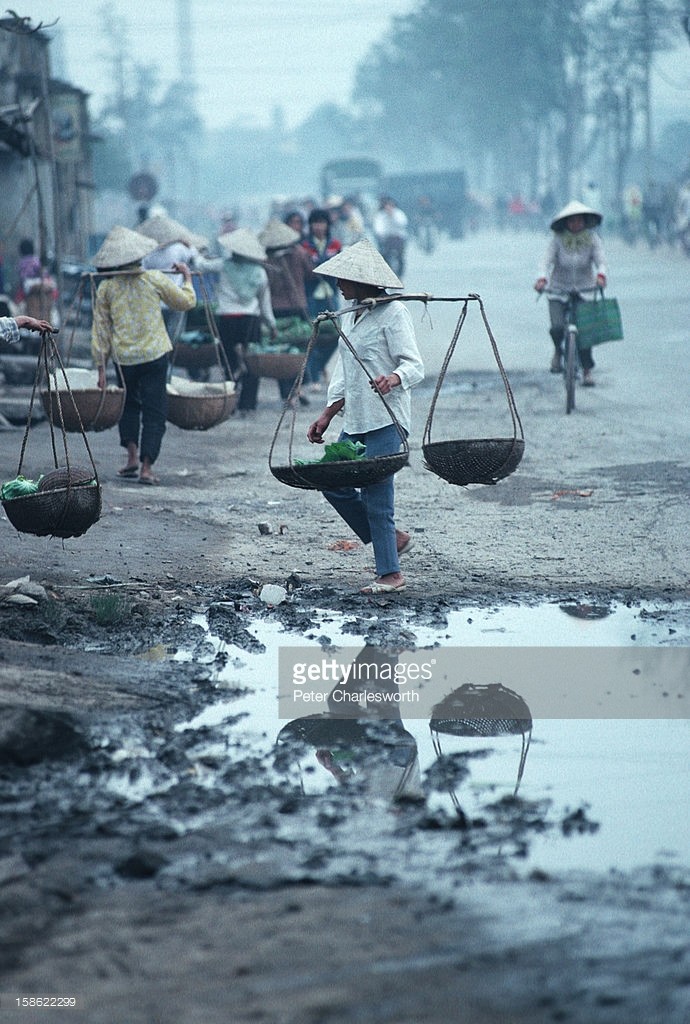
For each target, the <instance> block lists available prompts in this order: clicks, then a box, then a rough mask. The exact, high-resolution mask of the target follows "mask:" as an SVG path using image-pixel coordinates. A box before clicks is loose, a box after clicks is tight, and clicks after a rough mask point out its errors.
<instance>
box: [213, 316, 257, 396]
mask: <svg viewBox="0 0 690 1024" xmlns="http://www.w3.org/2000/svg"><path fill="white" fill-rule="evenodd" d="M218 334H219V335H220V342H221V345H222V346H223V351H224V352H225V355H226V357H227V360H228V365H229V366H230V369H231V371H232V373H233V374H234V376H235V378H237V377H238V376H239V374H240V371H241V370H242V369H243V368H244V354H245V352H246V351H247V349H248V347H249V346H250V345H256V344H258V343H259V342H260V341H261V320H260V319H259V317H258V316H245V315H242V316H219V317H218ZM226 376H227V374H226ZM258 390H259V378H258V377H255V376H254V375H253V374H251V373H247V372H246V371H245V372H244V373H243V374H242V376H241V379H240V393H239V395H240V396H239V399H238V401H237V408H238V409H239V410H240V411H241V412H246V411H248V410H250V409H256V396H257V392H258Z"/></svg>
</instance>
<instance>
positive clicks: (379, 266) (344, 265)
mask: <svg viewBox="0 0 690 1024" xmlns="http://www.w3.org/2000/svg"><path fill="white" fill-rule="evenodd" d="M314 273H315V274H324V275H325V276H326V277H338V278H340V279H341V280H342V281H357V282H359V283H360V284H372V285H375V286H376V287H378V288H402V287H403V283H402V281H401V280H400V278H399V277H397V275H396V274H394V273H393V271H392V270H391V268H390V267H389V266H388V264H387V263H386V261H385V260H384V258H383V256H382V255H381V253H380V252H379V251H378V249H376V248H375V247H374V246H373V245H372V244H371V242H370V241H369V239H368V238H363V239H362V240H361V242H355V244H354V245H348V246H347V248H346V249H342V250H341V251H340V252H339V253H338V254H337V255H336V256H332V257H331V259H330V260H326V262H325V263H322V264H321V265H320V266H318V267H315V268H314Z"/></svg>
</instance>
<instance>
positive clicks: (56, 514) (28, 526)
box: [2, 466, 101, 537]
mask: <svg viewBox="0 0 690 1024" xmlns="http://www.w3.org/2000/svg"><path fill="white" fill-rule="evenodd" d="M93 479H94V474H93V470H90V469H85V468H84V467H80V466H71V467H70V470H69V481H70V485H69V487H67V486H64V484H65V483H67V480H68V476H67V470H66V469H65V468H60V469H58V470H54V471H53V472H51V473H47V474H46V475H45V477H44V478H43V479H42V480H41V483H40V484H39V490H38V491H36V492H35V493H34V494H27V495H24V496H22V497H19V498H11V499H6V500H4V501H3V503H2V506H3V508H4V510H5V513H6V515H7V518H8V519H9V521H10V522H11V523H12V525H13V526H14V528H15V529H16V530H19V532H20V533H32V534H34V535H35V536H37V537H81V535H82V534H83V533H86V531H87V530H88V529H89V527H90V526H93V524H94V523H95V522H97V520H98V519H99V518H100V515H101V488H100V486H99V484H98V482H96V483H85V482H84V481H86V480H89V481H92V480H93ZM56 484H57V485H59V484H62V485H63V486H56ZM51 485H52V486H51ZM46 488H50V489H46Z"/></svg>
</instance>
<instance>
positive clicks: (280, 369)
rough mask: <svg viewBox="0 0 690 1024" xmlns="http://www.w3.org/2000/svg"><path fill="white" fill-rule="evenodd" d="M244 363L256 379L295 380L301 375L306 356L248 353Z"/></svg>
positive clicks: (297, 353)
mask: <svg viewBox="0 0 690 1024" xmlns="http://www.w3.org/2000/svg"><path fill="white" fill-rule="evenodd" d="M244 361H245V363H246V364H247V369H248V370H249V372H250V373H251V374H252V376H254V377H272V378H274V379H275V380H293V379H294V378H295V377H297V376H299V374H300V373H301V371H302V367H303V366H304V362H305V356H304V353H302V352H247V354H246V355H245V357H244Z"/></svg>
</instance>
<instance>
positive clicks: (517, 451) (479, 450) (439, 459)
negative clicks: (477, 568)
mask: <svg viewBox="0 0 690 1024" xmlns="http://www.w3.org/2000/svg"><path fill="white" fill-rule="evenodd" d="M470 301H476V302H478V303H479V309H480V312H481V316H482V320H483V323H484V327H485V329H486V333H487V335H488V338H489V341H490V343H491V348H492V351H493V354H494V358H495V360H496V364H497V366H498V370H499V373H500V374H501V379H502V381H503V386H504V388H505V393H506V397H507V400H508V409H509V412H510V417H511V420H512V424H513V436H512V437H493V438H471V439H466V440H450V441H434V442H432V440H431V432H432V424H433V418H434V412H435V409H436V402H437V400H438V397H439V394H440V392H441V388H442V385H443V381H444V379H445V376H446V372H447V370H448V366H449V364H450V361H451V358H452V356H453V353H454V352H455V348H456V345H457V342H458V338H459V337H460V332H461V330H462V327H463V324H464V323H465V319H466V317H467V309H468V303H469V302H470ZM524 451H525V438H524V432H523V429H522V423H521V421H520V417H519V415H518V412H517V408H516V406H515V398H514V397H513V392H512V389H511V386H510V381H509V380H508V376H507V374H506V372H505V369H504V368H503V363H502V362H501V357H500V355H499V352H498V346H497V344H496V340H495V338H494V336H493V333H492V331H491V327H490V326H489V321H488V319H487V316H486V311H485V309H484V304H483V302H482V300H481V298H480V296H479V295H469V296H468V297H467V298H466V299H465V300H464V304H463V307H462V309H461V311H460V315H459V317H458V321H457V324H456V326H455V331H454V332H453V337H452V339H451V343H450V345H449V347H448V351H447V353H446V356H445V358H444V361H443V365H442V367H441V372H440V374H439V376H438V380H437V382H436V389H435V391H434V397H433V399H432V402H431V407H430V409H429V415H428V417H427V421H426V426H425V428H424V437H423V442H422V452H423V454H424V459H425V463H426V467H427V469H430V470H431V472H432V473H435V474H436V475H437V476H440V477H441V478H442V479H443V480H446V481H447V482H448V483H451V484H458V485H466V484H495V483H497V482H498V481H499V480H502V479H503V478H504V477H506V476H509V475H510V474H511V473H513V472H514V471H515V470H516V469H517V467H518V465H519V464H520V462H521V460H522V456H523V454H524Z"/></svg>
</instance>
